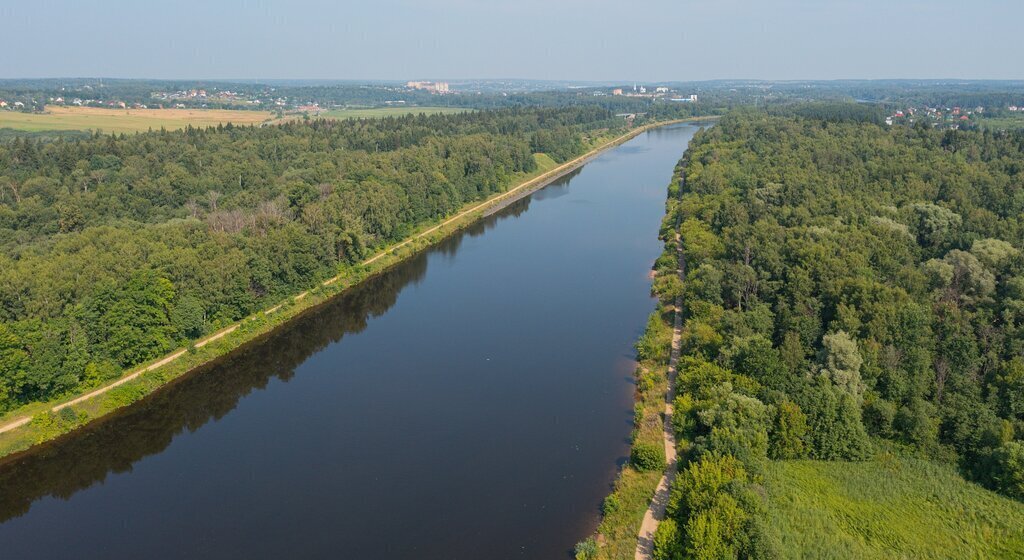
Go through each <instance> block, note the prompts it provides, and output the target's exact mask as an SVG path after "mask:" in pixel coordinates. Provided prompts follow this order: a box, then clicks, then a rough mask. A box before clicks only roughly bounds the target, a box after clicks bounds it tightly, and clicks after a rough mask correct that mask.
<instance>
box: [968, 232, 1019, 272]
mask: <svg viewBox="0 0 1024 560" xmlns="http://www.w3.org/2000/svg"><path fill="white" fill-rule="evenodd" d="M971 254H972V255H974V256H975V257H977V258H978V260H980V261H981V262H982V263H983V264H984V265H985V266H986V267H988V268H989V269H990V270H993V271H1000V270H1003V269H1004V268H1005V267H1006V265H1008V264H1009V262H1010V261H1011V260H1013V259H1015V258H1017V257H1018V256H1019V255H1020V251H1019V250H1018V249H1017V248H1016V247H1014V246H1013V245H1011V244H1009V243H1007V242H1006V241H1003V240H1002V239H993V238H988V239H978V240H976V241H975V242H974V243H973V244H971Z"/></svg>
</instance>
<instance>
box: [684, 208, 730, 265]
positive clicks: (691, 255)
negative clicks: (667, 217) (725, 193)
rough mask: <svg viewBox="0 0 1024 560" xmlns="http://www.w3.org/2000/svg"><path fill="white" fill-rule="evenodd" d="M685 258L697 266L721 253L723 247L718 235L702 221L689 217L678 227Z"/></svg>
mask: <svg viewBox="0 0 1024 560" xmlns="http://www.w3.org/2000/svg"><path fill="white" fill-rule="evenodd" d="M679 234H680V235H681V236H682V239H683V250H684V251H685V252H686V258H687V259H688V260H689V261H690V262H691V263H693V264H694V265H697V266H699V265H700V264H703V263H704V262H706V261H709V260H711V259H714V258H717V257H718V256H719V255H721V253H722V251H723V250H724V247H723V245H722V242H721V240H719V239H718V236H717V235H715V233H714V232H713V231H711V228H709V227H708V226H707V224H705V223H704V222H702V221H700V220H696V219H694V218H690V219H688V220H686V221H684V222H683V223H682V225H681V226H680V227H679Z"/></svg>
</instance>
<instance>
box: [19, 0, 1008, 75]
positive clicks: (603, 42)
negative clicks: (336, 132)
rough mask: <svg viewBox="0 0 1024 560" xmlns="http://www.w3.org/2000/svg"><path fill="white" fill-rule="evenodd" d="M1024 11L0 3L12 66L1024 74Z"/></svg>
mask: <svg viewBox="0 0 1024 560" xmlns="http://www.w3.org/2000/svg"><path fill="white" fill-rule="evenodd" d="M1022 20H1024V3H1021V2H1013V1H1010V0H978V1H975V2H972V3H971V4H970V5H969V6H968V5H965V4H964V3H961V2H955V1H953V0H934V1H923V0H906V1H897V2H892V1H883V0H861V1H849V0H838V1H817V2H815V1H812V0H781V1H774V2H768V1H749V0H718V1H713V0H642V1H639V2H632V3H629V4H626V3H621V2H612V1H610V0H589V1H585V0H561V1H558V2H543V1H541V0H518V1H516V2H508V1H498V0H418V1H417V0H378V1H375V2H373V3H368V2H358V3H357V2H353V3H343V4H338V3H332V2H328V1H326V0H296V1H292V2H283V1H278V0H210V1H206V2H200V1H198V0H183V1H182V2H178V3H175V4H159V5H157V4H149V3H143V4H138V3H135V2H129V1H127V0H107V1H104V2H96V1H93V2H75V1H71V0H42V1H39V2H31V3H29V2H25V3H17V4H14V3H5V4H3V5H0V53H2V55H0V78H37V77H77V76H104V77H120V78H181V79H217V78H219V79H227V80H230V79H261V78H263V79H346V80H412V79H435V80H445V79H447V80H453V79H468V78H480V79H488V78H491V79H498V78H523V79H538V80H569V81H572V80H578V81H587V80H593V81H613V80H619V81H622V82H632V81H638V82H646V83H653V82H666V81H688V80H709V79H768V80H772V79H774V80H800V79H840V78H850V79H861V78H863V79H886V78H946V79H1022V78H1024V63H1021V62H1019V61H1018V60H1017V58H1019V49H1018V48H1017V45H1016V37H1017V36H1018V26H1019V22H1020V21H1022ZM993 53H1004V54H1005V56H999V55H995V56H994V55H993Z"/></svg>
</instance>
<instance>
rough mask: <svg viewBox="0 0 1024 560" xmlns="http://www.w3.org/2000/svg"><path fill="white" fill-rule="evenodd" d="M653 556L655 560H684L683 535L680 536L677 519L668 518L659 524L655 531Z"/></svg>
mask: <svg viewBox="0 0 1024 560" xmlns="http://www.w3.org/2000/svg"><path fill="white" fill-rule="evenodd" d="M651 556H652V557H653V558H654V560H682V558H683V542H682V535H680V534H679V525H678V524H677V523H676V520H675V519H672V518H671V517H667V518H665V519H663V520H662V521H661V523H659V524H658V528H657V529H656V530H655V531H654V544H653V547H652V551H651Z"/></svg>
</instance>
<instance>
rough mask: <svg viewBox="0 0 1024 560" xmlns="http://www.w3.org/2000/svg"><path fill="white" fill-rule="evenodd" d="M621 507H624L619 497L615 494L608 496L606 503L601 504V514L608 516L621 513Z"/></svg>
mask: <svg viewBox="0 0 1024 560" xmlns="http://www.w3.org/2000/svg"><path fill="white" fill-rule="evenodd" d="M620 507H622V502H620V501H619V497H618V496H617V495H615V494H608V496H607V497H605V499H604V503H602V504H601V513H602V514H604V515H605V516H608V515H611V514H613V513H615V512H617V511H619V508H620Z"/></svg>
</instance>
